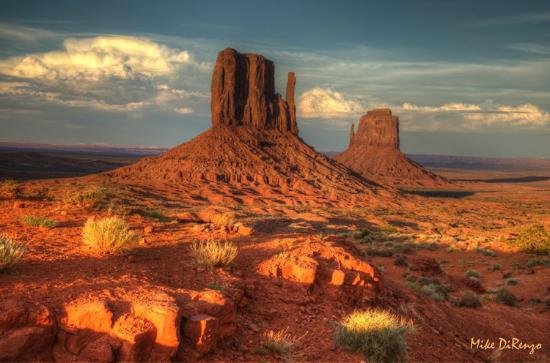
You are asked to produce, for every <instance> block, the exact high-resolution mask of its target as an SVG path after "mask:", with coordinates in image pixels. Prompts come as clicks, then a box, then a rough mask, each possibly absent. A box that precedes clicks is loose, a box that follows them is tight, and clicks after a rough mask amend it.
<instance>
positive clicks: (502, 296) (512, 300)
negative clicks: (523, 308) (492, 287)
mask: <svg viewBox="0 0 550 363" xmlns="http://www.w3.org/2000/svg"><path fill="white" fill-rule="evenodd" d="M496 299H497V301H498V302H499V303H501V304H505V305H508V306H516V304H517V303H518V298H517V297H516V295H514V294H512V293H511V292H510V291H508V290H506V289H500V290H498V291H497V296H496Z"/></svg>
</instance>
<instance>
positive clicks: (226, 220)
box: [210, 212, 235, 228]
mask: <svg viewBox="0 0 550 363" xmlns="http://www.w3.org/2000/svg"><path fill="white" fill-rule="evenodd" d="M210 222H211V223H212V224H214V225H216V226H219V227H227V228H229V227H231V226H232V225H234V224H235V213H233V212H225V213H216V214H214V215H212V216H211V217H210Z"/></svg>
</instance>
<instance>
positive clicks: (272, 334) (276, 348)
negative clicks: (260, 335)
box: [262, 329, 299, 360]
mask: <svg viewBox="0 0 550 363" xmlns="http://www.w3.org/2000/svg"><path fill="white" fill-rule="evenodd" d="M298 340H299V338H296V337H295V336H293V335H292V334H290V333H289V332H288V329H282V330H268V331H266V332H265V333H264V341H263V343H262V348H264V349H265V350H267V351H269V352H273V353H275V354H278V355H279V356H281V357H283V358H286V360H289V358H290V356H291V355H292V350H293V349H294V347H295V346H296V343H297V342H298Z"/></svg>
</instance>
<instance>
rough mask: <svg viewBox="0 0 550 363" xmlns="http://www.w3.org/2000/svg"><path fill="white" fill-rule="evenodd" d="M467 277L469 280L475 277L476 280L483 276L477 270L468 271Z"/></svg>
mask: <svg viewBox="0 0 550 363" xmlns="http://www.w3.org/2000/svg"><path fill="white" fill-rule="evenodd" d="M465 276H466V277H468V278H470V277H475V278H476V279H479V278H480V277H481V274H480V273H479V272H477V271H476V270H468V271H466V273H465Z"/></svg>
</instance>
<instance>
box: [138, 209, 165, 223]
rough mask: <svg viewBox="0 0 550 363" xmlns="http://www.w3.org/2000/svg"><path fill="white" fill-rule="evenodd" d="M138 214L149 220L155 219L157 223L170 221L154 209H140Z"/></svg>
mask: <svg viewBox="0 0 550 363" xmlns="http://www.w3.org/2000/svg"><path fill="white" fill-rule="evenodd" d="M139 214H141V215H142V216H144V217H146V218H149V219H156V220H157V221H159V222H167V221H168V220H169V219H170V218H168V217H167V216H166V215H164V213H162V212H161V211H158V210H155V209H142V210H141V211H140V213H139Z"/></svg>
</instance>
